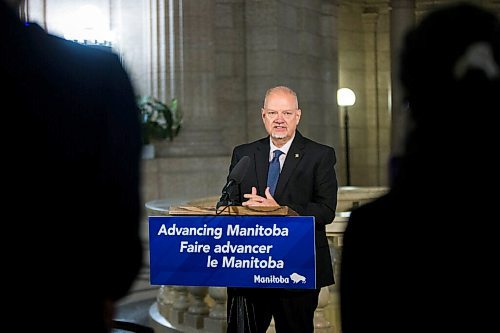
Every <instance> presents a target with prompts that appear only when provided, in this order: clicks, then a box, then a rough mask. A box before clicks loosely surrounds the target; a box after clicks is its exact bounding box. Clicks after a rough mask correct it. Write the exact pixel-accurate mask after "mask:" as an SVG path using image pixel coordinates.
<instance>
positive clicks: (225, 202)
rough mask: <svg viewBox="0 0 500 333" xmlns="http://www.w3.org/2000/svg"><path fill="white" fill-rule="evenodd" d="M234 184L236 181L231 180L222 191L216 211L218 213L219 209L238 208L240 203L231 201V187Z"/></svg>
mask: <svg viewBox="0 0 500 333" xmlns="http://www.w3.org/2000/svg"><path fill="white" fill-rule="evenodd" d="M233 184H234V179H231V180H230V181H229V182H228V183H227V184H226V186H224V188H223V189H222V195H221V197H220V199H219V202H217V205H216V206H215V211H216V212H217V211H218V210H219V207H221V206H237V205H238V203H237V202H236V201H232V200H230V190H229V189H230V187H231V185H233Z"/></svg>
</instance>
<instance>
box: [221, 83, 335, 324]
mask: <svg viewBox="0 0 500 333" xmlns="http://www.w3.org/2000/svg"><path fill="white" fill-rule="evenodd" d="M261 116H262V120H263V122H264V125H265V127H266V131H267V132H268V134H269V136H267V137H265V138H263V139H260V140H258V141H255V142H252V143H248V144H243V145H240V146H238V147H236V148H234V150H233V156H232V161H231V166H230V170H233V168H235V166H236V165H237V163H238V161H240V160H241V159H243V158H247V157H246V156H248V158H249V159H250V162H249V166H248V168H247V171H246V173H245V176H244V177H243V179H242V181H241V183H240V184H239V185H234V186H233V188H232V189H230V190H228V192H229V193H230V196H231V198H230V199H231V200H230V201H232V202H239V203H242V204H243V205H244V206H279V205H282V206H288V207H290V208H292V209H293V210H295V211H296V212H297V213H299V215H303V216H314V217H315V222H316V227H315V232H316V286H317V288H318V289H313V290H305V289H304V290H289V289H259V288H228V301H227V304H228V305H227V306H228V308H227V310H228V332H258V333H264V332H266V330H267V328H268V326H269V324H270V322H271V317H274V321H275V328H276V332H278V333H294V332H296V333H307V332H313V330H314V326H313V316H314V310H315V309H316V307H317V305H318V295H319V291H320V289H319V288H321V287H324V286H328V285H331V284H333V283H334V280H333V270H332V262H331V258H330V252H329V247H328V241H327V239H326V231H325V225H326V224H329V223H331V222H333V219H334V217H335V208H336V206H337V179H336V175H335V168H334V167H335V163H336V158H335V151H334V149H333V148H331V147H328V146H325V145H322V144H319V143H316V142H314V141H312V140H309V139H307V138H305V137H303V136H302V135H301V134H300V133H299V132H298V131H297V130H296V128H297V125H298V124H299V121H300V117H301V110H300V109H299V108H298V101H297V96H296V94H295V92H293V91H292V90H291V89H289V88H287V87H283V86H279V87H274V88H271V89H269V90H268V91H267V93H266V97H265V100H264V107H263V108H262V113H261ZM277 149H280V150H282V152H283V154H281V159H282V160H281V161H280V162H279V163H281V173H279V169H280V165H277V170H276V172H277V173H278V176H279V178H278V181H277V184H275V181H271V180H270V179H271V178H272V177H271V176H268V169H269V168H270V165H271V164H272V160H273V159H272V155H273V156H274V155H275V154H272V153H271V152H274V151H275V150H277ZM228 181H229V179H228ZM270 183H272V184H274V185H275V186H276V187H275V191H274V188H273V189H271V190H270V188H269V187H270V186H271V187H274V186H272V185H270ZM271 193H273V194H271ZM297 251H300V249H297Z"/></svg>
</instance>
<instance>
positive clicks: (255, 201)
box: [242, 187, 279, 207]
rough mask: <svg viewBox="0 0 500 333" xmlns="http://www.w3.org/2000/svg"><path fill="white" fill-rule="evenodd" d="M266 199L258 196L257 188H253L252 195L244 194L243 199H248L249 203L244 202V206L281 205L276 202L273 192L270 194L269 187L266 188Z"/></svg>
mask: <svg viewBox="0 0 500 333" xmlns="http://www.w3.org/2000/svg"><path fill="white" fill-rule="evenodd" d="M265 194H266V197H265V198H264V197H261V196H260V195H257V188H255V187H252V193H249V194H244V195H243V197H245V198H247V199H248V201H245V202H243V204H242V205H243V206H266V207H269V206H279V204H278V203H277V202H276V200H274V198H273V196H272V195H271V192H269V187H266V192H265Z"/></svg>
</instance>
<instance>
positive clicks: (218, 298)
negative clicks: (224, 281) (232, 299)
mask: <svg viewBox="0 0 500 333" xmlns="http://www.w3.org/2000/svg"><path fill="white" fill-rule="evenodd" d="M208 294H209V295H210V297H211V298H212V299H213V300H214V305H213V306H212V307H211V308H210V313H209V315H208V317H206V318H205V320H204V327H203V328H204V330H205V331H206V332H210V333H225V332H226V328H227V312H226V301H227V289H226V287H209V288H208Z"/></svg>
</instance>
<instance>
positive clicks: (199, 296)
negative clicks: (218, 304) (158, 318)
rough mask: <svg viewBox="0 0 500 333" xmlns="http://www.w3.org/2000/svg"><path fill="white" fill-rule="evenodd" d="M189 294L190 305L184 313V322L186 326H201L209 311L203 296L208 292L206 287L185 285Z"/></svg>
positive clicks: (196, 327) (197, 327) (199, 327)
mask: <svg viewBox="0 0 500 333" xmlns="http://www.w3.org/2000/svg"><path fill="white" fill-rule="evenodd" d="M187 289H188V291H189V295H190V296H191V300H192V302H191V305H189V307H188V310H187V313H186V314H185V315H184V322H185V324H186V325H187V326H188V327H191V328H195V329H201V328H203V319H204V318H206V316H207V315H208V312H209V308H208V304H207V303H205V296H206V295H207V294H208V287H194V286H193V287H187Z"/></svg>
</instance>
